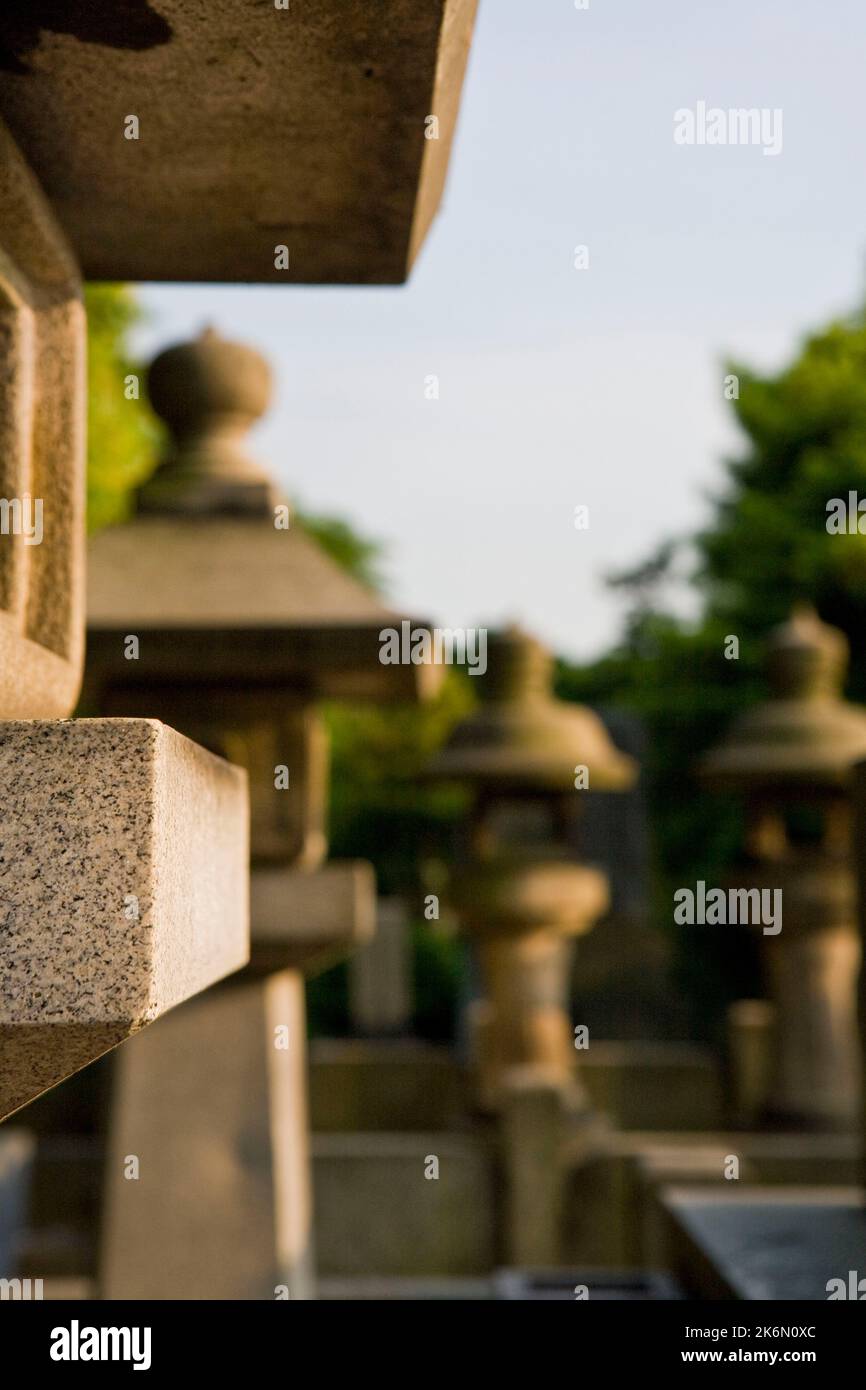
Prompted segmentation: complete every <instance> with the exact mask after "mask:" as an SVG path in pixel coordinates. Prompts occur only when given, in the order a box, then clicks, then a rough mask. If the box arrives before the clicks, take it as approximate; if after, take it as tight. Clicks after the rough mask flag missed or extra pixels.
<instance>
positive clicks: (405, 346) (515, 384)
mask: <svg viewBox="0 0 866 1390" xmlns="http://www.w3.org/2000/svg"><path fill="white" fill-rule="evenodd" d="M864 56H866V12H864V10H863V9H862V7H861V6H860V5H858V4H856V3H854V0H822V3H821V4H820V5H819V4H814V3H807V0H727V3H725V4H724V5H714V6H712V7H710V6H707V5H704V6H696V5H695V4H693V3H688V0H657V2H656V3H654V4H650V3H648V0H590V8H589V10H586V11H580V10H576V9H575V7H574V3H573V0H535V3H534V4H528V3H526V0H481V7H480V14H479V22H478V27H477V30H476V36H475V41H474V46H473V52H472V56H471V60H470V66H469V72H468V76H467V81H466V87H465V91H464V100H463V106H462V111H461V116H460V122H459V126H458V130H457V138H456V144H455V148H454V152H453V155H452V162H451V170H450V176H449V182H448V186H447V188H446V194H445V199H444V203H443V206H442V209H441V211H440V214H439V217H438V218H437V220H436V222H435V224H434V227H433V229H432V231H431V233H430V236H429V237H428V240H427V243H426V245H425V247H424V248H423V250H422V252H421V256H420V258H419V261H418V263H417V264H416V267H415V270H414V272H413V275H412V278H411V279H410V281H409V283H408V285H406V286H403V287H401V288H395V289H345V288H334V289H305V288H286V289H285V290H280V289H273V288H249V287H235V288H232V287H227V288H222V287H211V286H146V287H144V288H143V289H142V298H143V301H144V304H145V306H146V308H147V310H148V313H149V322H148V323H147V324H146V326H145V327H144V328H143V329H142V330H140V332H139V334H138V339H137V344H136V346H137V347H138V348H139V349H140V350H142V351H146V352H150V351H153V350H155V349H156V348H157V347H159V346H162V345H164V344H165V343H166V342H168V341H173V340H176V339H177V338H179V337H186V336H188V335H189V334H191V333H193V332H195V331H197V330H198V329H199V327H200V326H201V325H202V323H203V322H205V321H210V322H213V323H214V324H215V325H216V326H217V327H218V328H219V329H220V330H221V331H222V332H223V333H224V334H226V335H227V336H233V337H237V338H240V339H243V340H246V341H249V342H252V343H255V344H256V345H258V346H259V347H260V348H261V349H262V350H263V351H264V352H266V353H267V354H268V355H269V357H270V358H271V359H272V362H273V365H274V368H275V372H276V375H277V399H276V402H275V405H274V408H273V410H272V411H271V413H270V415H269V416H268V417H267V418H266V420H265V421H264V422H263V423H262V425H261V426H260V427H259V428H258V429H257V431H256V443H257V448H258V449H259V451H260V453H261V456H262V458H263V459H265V460H267V461H268V462H269V464H270V466H271V468H272V469H273V471H274V473H275V474H276V475H277V476H278V477H279V478H280V480H281V481H282V482H283V484H284V485H285V486H286V488H287V490H288V491H289V493H290V495H291V494H292V493H295V494H296V495H298V496H299V497H300V498H301V499H302V500H303V502H304V504H305V505H306V506H307V507H308V508H311V509H315V510H319V511H329V512H336V513H339V514H341V515H344V516H345V517H346V518H347V519H349V520H350V521H352V522H353V523H355V524H356V525H357V526H358V527H359V528H360V529H361V530H363V531H364V532H366V533H368V534H370V535H372V536H375V537H378V538H381V539H382V540H383V541H384V542H385V543H386V545H387V548H388V550H387V574H388V578H389V586H390V587H389V596H390V598H391V599H392V601H393V602H395V603H396V604H398V605H401V606H402V607H404V608H405V609H406V611H407V612H412V613H417V614H419V615H423V616H426V617H429V618H431V619H433V620H434V621H438V622H442V623H447V624H448V625H457V624H463V625H470V624H475V623H478V622H486V623H491V624H492V623H496V622H499V621H501V620H503V619H512V618H515V619H518V620H520V621H521V622H523V623H524V624H525V625H527V626H528V627H530V628H531V629H533V630H534V631H535V632H537V633H538V635H540V636H542V637H544V638H545V639H546V640H548V641H549V642H551V643H552V644H553V645H554V646H556V648H557V649H558V650H560V651H561V652H563V653H565V654H568V655H572V656H588V655H592V654H595V653H596V652H599V651H601V650H603V649H604V648H605V647H606V646H607V645H608V644H609V643H610V641H611V640H612V638H613V636H614V635H615V634H616V632H617V631H618V629H619V623H620V615H621V606H620V602H619V600H618V599H617V598H616V596H614V595H611V594H609V593H607V592H606V590H605V588H604V585H603V583H602V578H603V575H604V574H605V572H607V571H608V570H610V569H612V568H620V567H622V566H623V565H627V564H630V563H631V562H633V561H635V560H638V559H640V558H641V557H642V556H643V555H644V554H646V552H647V551H648V550H649V549H651V548H652V546H653V545H654V543H655V542H656V541H657V540H658V539H660V538H662V537H664V536H667V535H669V534H671V533H678V532H682V531H686V532H688V531H690V530H693V529H694V528H695V527H696V526H698V525H700V524H701V523H702V521H703V520H704V519H705V517H706V515H707V504H706V496H707V493H708V491H711V490H712V489H714V488H715V487H716V486H717V485H718V484H719V482H720V480H721V459H722V457H723V456H724V455H725V453H727V452H730V451H731V450H732V449H735V448H736V447H737V437H736V434H735V432H734V429H733V426H732V424H731V422H730V420H729V416H728V410H729V407H727V406H726V404H725V401H724V398H723V371H722V358H723V356H724V355H725V354H726V353H728V352H731V353H732V354H734V355H736V356H740V357H741V358H744V359H745V360H749V361H752V362H756V363H758V364H761V365H767V366H770V365H774V364H776V363H778V362H780V361H781V360H783V358H784V357H785V356H786V355H787V354H788V352H789V351H790V350H791V348H792V347H793V345H794V344H795V342H796V341H797V340H798V339H799V338H800V336H801V335H802V334H803V332H805V331H806V330H807V329H809V328H810V327H814V326H817V325H820V324H821V323H822V322H823V321H824V320H825V319H826V318H827V317H828V316H829V315H831V314H834V313H840V312H844V311H846V310H848V309H849V308H851V307H852V306H853V304H854V303H855V301H856V300H857V299H858V298H859V296H860V294H861V292H862V291H863V287H864V274H863V270H864V255H866V179H864V174H863V147H864V133H866V80H864V75H863V73H864V68H863V64H864ZM700 100H704V101H706V102H707V104H708V105H709V106H721V107H724V108H729V107H769V108H776V107H780V108H781V109H782V112H783V149H782V152H781V154H779V155H778V156H777V157H775V158H773V157H766V156H764V155H763V153H762V151H761V149H760V148H755V147H726V148H725V147H722V148H720V147H708V146H704V147H696V148H683V147H680V146H677V145H675V144H674V141H673V125H674V122H673V113H674V112H675V111H676V110H677V109H678V108H681V107H694V106H695V104H696V103H697V102H698V101H700ZM578 243H583V244H586V245H588V247H589V252H590V266H589V269H588V270H585V271H577V270H575V269H574V268H573V252H574V247H575V245H576V244H578ZM431 373H435V374H436V375H438V377H439V379H440V393H441V394H440V399H439V400H438V401H435V402H434V401H428V400H426V399H425V397H424V378H425V376H427V375H428V374H431ZM578 504H586V505H588V506H589V508H590V529H589V530H588V531H583V532H579V531H576V530H575V529H574V524H573V515H574V508H575V506H576V505H578Z"/></svg>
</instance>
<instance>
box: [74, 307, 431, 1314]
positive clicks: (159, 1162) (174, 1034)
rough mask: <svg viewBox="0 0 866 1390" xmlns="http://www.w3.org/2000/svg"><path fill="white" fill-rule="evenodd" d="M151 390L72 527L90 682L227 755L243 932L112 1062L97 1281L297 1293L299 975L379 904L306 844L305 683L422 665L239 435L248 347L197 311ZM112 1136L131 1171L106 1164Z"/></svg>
mask: <svg viewBox="0 0 866 1390" xmlns="http://www.w3.org/2000/svg"><path fill="white" fill-rule="evenodd" d="M149 391H150V396H151V400H152V403H153V405H154V407H155V409H156V410H157V412H158V413H159V414H160V415H161V416H162V417H163V419H164V420H165V422H166V424H167V425H168V427H169V431H170V435H171V440H170V443H169V446H168V449H167V451H166V455H165V458H164V460H163V462H162V465H161V466H160V467H159V469H158V470H157V471H156V473H155V474H154V476H153V478H152V480H151V481H150V482H149V483H148V484H147V485H146V486H145V487H144V488H143V489H142V491H141V493H140V496H139V505H138V510H137V514H136V515H135V516H134V518H133V519H132V521H131V522H129V523H127V524H125V525H120V526H116V527H113V528H110V529H108V530H106V531H103V532H101V533H99V534H98V535H97V536H95V537H94V539H93V541H92V544H91V548H90V565H89V599H88V665H87V672H86V685H85V691H86V698H87V699H88V700H89V701H90V702H91V703H92V704H93V705H94V706H95V707H97V708H98V709H99V710H100V711H101V712H102V713H105V714H108V713H110V712H118V711H120V710H123V711H125V712H127V713H128V714H131V713H133V712H138V713H139V714H141V715H146V716H148V717H160V714H162V715H163V716H165V715H166V714H167V713H168V712H169V711H171V718H172V720H173V721H174V723H175V725H176V726H177V727H178V728H180V729H181V730H183V731H184V732H185V733H187V734H192V733H193V732H194V734H195V736H196V737H197V738H198V739H200V741H201V742H202V743H203V744H204V745H205V747H207V748H210V749H212V750H214V751H217V750H218V751H220V752H221V753H222V754H223V756H225V757H226V758H228V759H229V761H231V762H233V763H236V764H239V765H240V766H242V767H244V768H245V769H246V771H247V773H248V778H249V787H250V810H251V859H252V875H251V934H252V937H253V942H252V945H251V961H250V966H249V968H248V969H247V970H246V971H245V972H244V973H243V974H241V975H240V976H238V977H237V986H236V988H233V989H224V990H222V991H220V992H218V993H215V994H214V995H213V996H212V997H211V998H209V999H208V1001H207V1007H205V1008H203V1009H200V1010H182V1011H180V1010H179V1011H178V1012H177V1014H176V1016H175V1018H174V1019H173V1020H171V1021H170V1023H171V1027H167V1028H164V1029H163V1030H162V1031H161V1032H157V1033H156V1034H155V1039H154V1044H153V1046H152V1047H151V1048H150V1049H144V1048H139V1049H137V1050H135V1051H134V1052H132V1053H131V1054H130V1058H129V1059H128V1062H127V1064H126V1065H125V1066H124V1068H123V1069H122V1071H121V1073H120V1077H119V1082H118V1085H117V1091H118V1095H119V1098H120V1099H119V1103H118V1104H117V1105H116V1106H115V1114H114V1117H113V1121H112V1139H111V1145H110V1150H109V1154H108V1164H109V1173H108V1189H107V1192H108V1196H107V1201H108V1210H107V1215H106V1221H105V1234H104V1240H103V1286H104V1290H105V1294H106V1296H108V1297H142V1298H148V1297H175V1298H202V1297H216V1298H233V1297H239V1298H250V1297H252V1298H260V1297H270V1298H273V1297H274V1289H275V1288H276V1287H278V1286H280V1287H282V1286H285V1288H286V1289H287V1294H288V1296H291V1297H292V1298H296V1297H302V1298H303V1297H309V1296H310V1295H311V1290H312V1280H311V1269H312V1243H311V1229H310V1221H311V1217H310V1191H309V1177H308V1166H309V1158H308V1133H307V1131H308V1121H307V1113H306V1077H305V1018H304V990H303V973H309V972H310V971H315V970H320V969H322V968H323V967H324V966H327V965H330V964H331V963H333V962H334V961H335V960H339V959H340V958H341V957H342V956H343V955H345V954H346V953H347V952H348V951H349V950H350V949H351V948H352V947H353V946H354V945H356V944H357V943H359V942H361V941H363V940H365V939H366V938H368V937H369V936H370V934H371V933H372V931H373V929H374V920H375V884H374V879H373V872H372V869H371V867H370V866H369V865H368V864H366V863H363V862H351V863H344V864H340V863H332V864H326V863H325V862H324V861H325V859H326V856H327V824H326V822H327V780H328V746H327V738H326V734H325V730H324V727H323V724H322V721H321V716H320V713H319V709H318V702H319V701H320V700H322V699H324V698H336V699H343V698H346V699H352V700H355V699H376V700H391V699H416V698H417V697H418V694H419V690H420V689H421V688H422V687H423V688H428V686H429V683H430V678H431V677H433V678H434V679H435V674H436V673H435V672H434V671H433V670H432V668H430V667H423V666H405V665H402V666H401V665H383V664H382V662H381V661H380V659H379V652H380V645H381V644H380V638H379V634H380V631H381V630H382V628H383V627H386V626H394V625H395V624H396V625H397V626H399V624H400V621H401V617H400V615H397V614H393V613H390V612H389V611H388V610H386V609H385V608H384V607H383V606H382V604H381V603H380V602H379V600H378V599H377V598H376V596H375V595H374V594H372V593H371V592H369V591H368V590H367V589H365V588H364V587H363V586H362V585H361V584H360V583H359V582H357V581H356V580H355V579H354V578H352V577H351V576H350V575H349V574H347V573H346V572H345V571H344V570H342V569H341V568H340V567H338V565H337V564H336V563H335V562H334V561H332V560H331V559H330V558H329V557H328V556H327V555H326V554H325V553H324V552H323V551H322V550H321V548H320V547H319V546H318V544H317V543H316V542H315V541H314V540H313V539H311V538H310V537H309V536H308V535H307V534H305V532H304V531H303V530H302V529H301V528H300V527H299V526H297V525H296V524H295V522H294V520H293V519H292V518H291V516H290V514H289V508H288V505H287V504H286V503H285V502H284V501H283V500H282V499H281V498H280V496H279V494H278V493H277V491H276V490H275V488H274V485H273V483H272V482H271V480H270V478H269V477H268V476H267V474H266V473H265V472H264V471H263V470H262V469H261V468H260V467H259V465H258V464H257V463H255V462H254V460H253V459H252V458H251V457H250V455H249V453H248V451H247V448H246V446H245V443H244V434H245V431H246V430H247V428H248V427H249V426H250V424H251V423H252V422H253V421H254V420H255V419H256V418H258V416H259V415H261V414H262V413H263V412H264V410H265V409H266V407H267V404H268V400H269V395H270V372H269V370H268V366H267V363H266V362H265V360H264V359H263V358H262V357H261V356H260V354H259V353H257V352H255V351H254V350H252V349H251V348H248V347H245V346H243V345H240V344H236V343H231V342H227V341H225V340H224V339H222V338H221V337H220V336H219V335H218V334H216V333H215V332H213V331H212V330H210V329H208V330H206V331H205V332H204V333H203V334H202V335H201V336H200V337H199V338H198V339H197V340H196V341H195V342H192V343H184V344H181V345H179V346H176V347H172V348H169V349H168V350H167V351H165V352H163V353H161V354H160V355H159V356H158V357H157V358H156V360H155V361H154V363H153V365H152V367H151V370H150V375H149ZM175 829H176V833H177V834H178V835H180V836H182V835H183V834H184V833H185V829H184V826H183V825H182V824H180V823H179V824H178V825H177V826H176V828H175ZM129 1153H132V1154H140V1155H141V1156H142V1157H141V1169H142V1176H141V1180H140V1181H138V1182H137V1183H129V1182H125V1181H123V1180H122V1174H121V1171H120V1169H121V1167H122V1156H123V1155H124V1154H129ZM145 1154H146V1157H145ZM145 1175H149V1176H148V1177H147V1181H145ZM184 1175H186V1178H185V1177H184ZM167 1251H170V1255H167V1253H166V1252H167ZM278 1296H279V1295H278Z"/></svg>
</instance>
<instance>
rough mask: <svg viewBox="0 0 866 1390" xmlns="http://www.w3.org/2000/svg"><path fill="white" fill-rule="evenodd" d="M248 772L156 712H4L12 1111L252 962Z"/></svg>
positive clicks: (4, 1090)
mask: <svg viewBox="0 0 866 1390" xmlns="http://www.w3.org/2000/svg"><path fill="white" fill-rule="evenodd" d="M247 855H248V818H247V797H246V776H245V774H244V773H243V772H241V771H240V770H239V769H237V768H234V767H231V766H230V765H229V764H228V763H226V762H223V761H222V760H221V759H220V758H216V757H214V756H213V755H212V754H210V753H208V752H206V751H205V750H204V749H202V748H199V747H198V746H197V745H196V744H194V743H191V742H190V741H189V740H188V739H186V738H183V737H182V736H181V735H180V734H178V733H176V732H175V731H174V730H173V729H169V728H167V727H166V726H165V725H162V724H159V723H157V722H156V721H154V720H146V719H92V720H91V719H86V720H73V721H22V722H17V723H7V724H0V1118H2V1117H3V1116H5V1115H7V1114H10V1113H11V1112H12V1111H14V1110H16V1109H18V1108H19V1107H20V1106H22V1105H25V1104H26V1103H27V1102H28V1101H30V1100H33V1099H34V1098H35V1097H36V1096H37V1095H39V1094H40V1093H41V1092H42V1091H44V1090H46V1089H47V1088H48V1087H50V1086H53V1085H55V1084H56V1083H57V1082H58V1081H61V1080H62V1079H63V1078H64V1077H66V1076H69V1075H70V1074H71V1073H72V1072H74V1071H77V1070H78V1069H79V1068H80V1067H82V1066H85V1065H86V1064H87V1063H88V1062H90V1061H92V1060H94V1059H95V1058H96V1057H98V1056H99V1055H100V1054H101V1053H103V1052H105V1051H107V1050H108V1049H109V1048H111V1047H114V1046H116V1044H117V1043H119V1042H122V1041H123V1039H124V1038H126V1037H128V1036H129V1035H130V1034H132V1033H135V1032H137V1031H138V1030H139V1029H140V1028H142V1027H144V1026H145V1024H147V1023H150V1022H152V1020H153V1019H155V1018H157V1017H158V1016H159V1015H160V1014H162V1013H164V1012H165V1011H166V1010H167V1009H170V1008H171V1007H172V1006H173V1005H175V1004H178V1003H180V1002H181V1000H183V999H186V998H188V997H189V996H190V995H192V994H196V993H197V992H198V991H199V990H202V989H204V988H205V987H206V986H207V985H209V984H211V983H213V982H214V981H215V980H218V979H220V978H221V977H222V976H224V975H227V974H229V973H231V972H232V971H234V970H237V969H238V968H239V967H240V966H242V965H243V964H244V963H245V962H246V960H247V958H248V952H249V923H248V868H247Z"/></svg>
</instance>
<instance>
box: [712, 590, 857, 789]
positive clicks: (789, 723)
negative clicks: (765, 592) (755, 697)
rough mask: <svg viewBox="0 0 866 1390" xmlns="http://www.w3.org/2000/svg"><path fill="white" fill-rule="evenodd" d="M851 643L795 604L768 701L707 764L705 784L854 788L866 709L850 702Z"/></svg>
mask: <svg viewBox="0 0 866 1390" xmlns="http://www.w3.org/2000/svg"><path fill="white" fill-rule="evenodd" d="M847 665H848V642H847V640H846V638H845V635H844V633H842V632H840V631H839V629H838V628H834V627H829V626H828V625H827V624H826V623H823V622H821V620H820V618H819V617H818V615H817V613H816V612H815V610H814V609H813V608H812V607H811V606H809V605H808V604H798V605H797V606H795V608H794V610H793V612H792V614H791V617H790V618H789V619H788V620H787V622H785V623H783V624H782V625H781V626H780V627H777V628H776V629H775V630H774V631H773V632H772V633H771V634H770V639H769V642H768V647H767V677H768V681H769V685H770V689H771V695H770V698H769V699H768V700H765V701H763V702H762V703H761V704H758V705H756V706H754V708H752V709H749V710H747V711H746V712H745V714H742V715H740V717H739V718H738V719H737V720H735V722H734V724H733V726H732V727H731V729H730V731H729V733H728V734H727V736H726V737H725V739H724V740H723V742H722V743H720V744H719V745H718V746H717V747H716V748H713V749H710V751H709V752H708V753H706V754H705V755H704V757H703V758H702V759H701V761H700V763H699V771H700V775H701V777H702V779H703V780H705V781H706V782H707V783H709V784H711V785H713V786H715V787H719V788H729V789H731V790H736V791H744V792H749V791H761V790H770V791H772V790H774V789H779V790H784V789H785V788H790V789H795V788H797V787H802V788H803V789H805V790H809V789H810V788H812V789H814V790H819V789H822V788H823V789H833V788H837V787H839V788H840V787H843V786H845V785H846V784H847V782H848V778H849V775H850V771H851V767H852V765H853V764H854V763H855V762H856V761H857V760H858V759H860V758H864V757H866V710H863V709H861V708H860V706H858V705H853V704H850V703H849V702H848V701H847V700H845V699H843V697H842V694H841V690H842V685H843V681H844V677H845V671H846V668H847Z"/></svg>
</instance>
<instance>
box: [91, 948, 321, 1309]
mask: <svg viewBox="0 0 866 1390" xmlns="http://www.w3.org/2000/svg"><path fill="white" fill-rule="evenodd" d="M303 1020H304V999H303V981H302V979H301V977H300V976H299V975H296V974H294V973H291V972H285V973H283V974H278V975H272V976H271V977H270V978H269V979H267V980H264V981H261V982H254V983H250V984H240V985H237V984H233V985H232V987H231V988H226V989H218V990H213V991H211V992H209V993H208V994H206V995H204V996H203V997H202V998H201V999H196V1000H193V1001H192V1002H190V1003H189V1004H186V1005H184V1006H183V1008H181V1009H178V1010H177V1011H176V1012H175V1013H173V1014H172V1015H171V1016H170V1017H169V1018H166V1019H161V1020H160V1021H159V1023H158V1024H157V1026H156V1027H154V1028H151V1029H149V1030H148V1032H147V1033H146V1034H144V1035H142V1036H141V1037H139V1038H135V1039H133V1040H132V1041H131V1042H130V1044H129V1045H128V1047H126V1048H124V1049H123V1051H122V1052H121V1053H120V1054H119V1055H118V1059H117V1077H116V1081H117V1085H116V1090H115V1097H116V1100H115V1107H114V1112H113V1117H112V1124H111V1132H110V1138H109V1148H108V1157H107V1193H106V1198H107V1209H106V1217H105V1229H104V1236H103V1250H102V1271H101V1275H102V1277H101V1293H102V1296H103V1297H104V1298H123V1299H127V1298H130V1299H139V1298H141V1299H151V1298H184V1299H185V1298H189V1299H200V1298H208V1299H211V1298H224V1299H238V1298H239V1299H264V1298H268V1299H273V1298H274V1297H275V1288H276V1286H277V1285H278V1284H286V1285H287V1286H288V1289H289V1293H290V1296H291V1297H292V1298H305V1297H309V1296H310V1285H311V1269H312V1251H311V1221H310V1206H309V1203H310V1196H309V1178H308V1152H307V1139H306V1124H305V1118H306V1079H305V1054H304V1046H303V1043H304V1022H303ZM281 1026H282V1027H285V1028H286V1029H288V1036H289V1040H290V1045H289V1047H288V1048H278V1047H276V1046H275V1038H276V1035H275V1031H274V1030H275V1028H278V1027H281ZM130 1154H135V1155H136V1156H137V1157H138V1159H139V1163H140V1176H139V1178H138V1179H137V1180H134V1179H128V1178H126V1177H125V1176H124V1169H125V1163H126V1158H127V1155H130Z"/></svg>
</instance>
